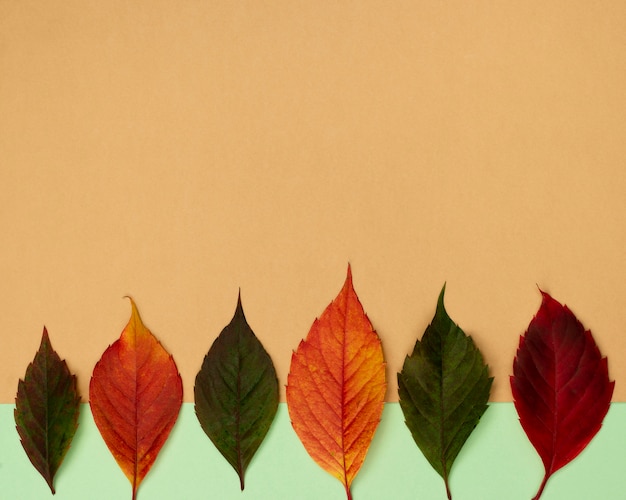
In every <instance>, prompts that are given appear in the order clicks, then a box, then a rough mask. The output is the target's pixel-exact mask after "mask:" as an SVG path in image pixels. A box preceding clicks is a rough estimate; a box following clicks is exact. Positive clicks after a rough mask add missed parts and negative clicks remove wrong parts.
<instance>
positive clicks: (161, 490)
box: [0, 403, 626, 500]
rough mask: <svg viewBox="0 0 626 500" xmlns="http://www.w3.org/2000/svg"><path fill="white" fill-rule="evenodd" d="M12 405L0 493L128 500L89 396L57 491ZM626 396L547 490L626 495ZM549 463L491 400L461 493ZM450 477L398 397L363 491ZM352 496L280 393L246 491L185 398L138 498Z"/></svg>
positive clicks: (497, 488)
mask: <svg viewBox="0 0 626 500" xmlns="http://www.w3.org/2000/svg"><path fill="white" fill-rule="evenodd" d="M13 408H14V406H13V405H8V404H5V405H0V498H3V499H4V498H6V499H19V500H43V499H46V498H50V499H54V500H84V499H85V498H89V499H90V500H112V499H115V500H124V499H130V496H131V487H130V483H129V482H128V480H127V479H126V477H125V476H124V475H123V474H122V472H121V470H120V469H119V468H118V467H117V464H116V463H115V461H114V460H113V457H112V456H111V455H110V454H109V451H108V450H107V448H106V445H105V444H104V442H103V441H102V438H101V437H100V435H99V433H98V430H97V429H96V426H95V424H94V422H93V419H92V417H91V413H90V411H89V406H88V405H83V406H82V408H81V414H80V422H79V427H78V431H77V433H76V436H75V437H74V441H73V443H72V447H71V449H70V451H69V452H68V454H67V456H66V459H65V461H64V462H63V465H62V466H61V469H60V470H59V473H58V475H57V478H56V482H55V485H56V488H57V494H56V495H54V496H52V495H51V494H50V490H49V489H48V486H47V485H46V483H45V481H44V480H43V479H42V478H41V476H40V475H39V474H38V473H37V471H35V469H34V468H33V466H32V465H31V464H30V462H29V461H28V458H27V457H26V454H25V453H24V451H23V450H22V447H21V445H20V443H19V438H18V435H17V431H16V430H15V422H14V421H13ZM624 450H626V404H624V403H614V404H612V405H611V409H610V410H609V413H608V415H607V417H606V419H605V422H604V426H603V427H602V429H601V431H600V432H599V433H598V435H597V436H596V437H595V438H594V439H593V441H592V442H591V444H590V445H589V447H588V448H587V449H586V450H585V451H583V453H582V454H581V455H580V456H579V457H578V458H577V459H576V460H574V461H573V462H572V463H571V464H569V465H568V466H566V467H565V468H564V469H562V470H560V471H558V472H557V473H556V474H555V475H554V477H553V478H552V479H551V481H550V484H549V485H548V487H547V489H546V491H545V493H544V495H543V497H542V500H563V499H568V500H589V499H592V498H602V499H604V500H619V499H623V498H626V474H625V473H624V467H625V465H624V464H625V463H626V457H625V453H626V452H625V451H624ZM542 476H543V467H542V464H541V461H540V459H539V457H538V456H537V455H536V453H535V450H534V449H533V447H532V446H531V444H530V443H529V442H528V440H527V439H526V436H525V435H524V432H523V430H522V428H521V426H520V425H519V422H518V420H517V414H516V412H515V408H514V406H513V404H512V403H495V404H491V405H490V407H489V409H488V410H487V412H486V413H485V415H484V416H483V418H482V420H481V424H480V425H479V426H478V427H477V428H476V430H475V431H474V433H473V434H472V435H471V436H470V438H469V439H468V441H467V443H466V445H465V447H464V448H463V449H462V450H461V453H460V454H459V457H458V459H457V462H455V467H454V470H453V471H452V474H451V487H452V491H453V492H454V500H490V499H494V500H503V499H505V500H518V499H519V500H530V498H531V497H532V496H533V495H534V494H535V492H536V490H537V486H538V484H539V482H540V481H541V478H542ZM443 491H444V490H443V486H442V481H441V478H440V477H439V476H438V475H437V473H436V472H435V471H434V470H433V469H432V468H431V467H430V465H429V464H428V462H426V460H425V459H424V457H423V456H422V454H421V453H420V451H419V449H418V448H417V446H415V443H414V442H413V439H412V438H411V435H410V433H409V431H408V429H407V428H406V426H405V425H404V422H403V416H402V412H401V411H400V407H399V405H398V404H396V403H394V404H386V405H385V410H384V412H383V418H382V421H381V423H380V426H379V427H378V430H377V432H376V434H375V436H374V440H373V441H372V445H371V447H370V450H369V453H368V455H367V458H366V460H365V464H364V465H363V468H362V469H361V471H360V473H359V475H358V476H357V478H356V479H355V481H354V484H353V488H352V493H353V496H354V499H355V500H381V499H389V500H405V499H406V500H415V499H427V500H438V499H441V500H443V499H444V497H445V493H444V492H443ZM211 498H215V499H220V500H230V499H236V500H252V499H254V500H256V499H263V500H282V499H285V500H334V499H337V500H343V499H344V498H345V493H344V491H343V488H342V486H341V484H340V483H339V482H338V481H337V480H336V479H334V478H333V477H331V476H330V475H329V474H327V473H325V472H324V471H323V470H322V469H320V468H319V467H318V466H317V465H316V464H315V463H314V462H313V460H311V458H309V456H308V455H307V454H306V451H305V450H304V448H303V447H302V445H301V444H300V442H299V441H298V438H297V436H296V434H295V432H294V431H293V429H292V428H291V424H290V422H289V416H288V412H287V407H286V405H285V404H284V403H281V404H280V405H279V408H278V413H277V415H276V419H275V421H274V424H273V425H272V427H271V429H270V432H269V434H268V435H267V438H266V440H265V442H264V443H263V444H262V445H261V447H260V448H259V451H258V453H257V455H256V456H255V458H254V459H253V461H252V463H251V465H250V468H249V469H248V473H247V474H246V489H245V491H244V492H241V491H239V480H238V478H237V474H236V473H235V472H234V471H233V470H232V468H231V467H230V465H229V464H228V463H227V462H226V461H225V460H224V459H223V458H222V456H221V455H220V454H219V452H218V451H217V450H216V449H215V447H214V446H213V444H212V443H211V442H210V440H209V439H208V438H207V437H206V436H205V435H204V433H203V432H202V429H201V428H200V425H199V424H198V421H197V419H196V417H195V415H194V412H193V404H190V403H185V404H183V407H182V410H181V414H180V417H179V419H178V422H177V423H176V426H175V427H174V429H173V431H172V433H171V435H170V438H169V440H168V441H167V443H166V444H165V446H164V447H163V449H162V451H161V453H160V454H159V457H158V458H157V460H156V463H155V465H154V467H153V468H152V470H151V471H150V472H149V473H148V476H147V477H146V479H145V480H144V482H143V483H142V485H141V488H140V489H139V500H172V499H177V500H207V499H211Z"/></svg>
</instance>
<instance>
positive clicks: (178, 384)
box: [89, 299, 183, 500]
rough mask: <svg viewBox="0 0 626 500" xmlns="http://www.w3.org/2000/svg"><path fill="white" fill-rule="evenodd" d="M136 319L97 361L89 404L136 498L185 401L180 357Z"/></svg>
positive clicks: (136, 314) (133, 315)
mask: <svg viewBox="0 0 626 500" xmlns="http://www.w3.org/2000/svg"><path fill="white" fill-rule="evenodd" d="M131 306H132V313H131V316H130V321H129V322H128V324H127V325H126V328H124V331H123V332H122V335H121V336H120V338H119V339H118V340H117V341H115V342H114V343H113V344H112V345H111V346H109V348H108V349H107V350H106V351H105V352H104V354H103V355H102V358H100V361H98V363H97V364H96V366H95V368H94V370H93V376H92V377H91V383H90V385H89V404H90V406H91V411H92V413H93V418H94V420H95V422H96V425H97V427H98V430H99V431H100V434H102V437H103V439H104V441H105V443H106V444H107V446H108V447H109V450H110V451H111V454H112V455H113V457H114V458H115V460H116V461H117V463H118V465H119V466H120V468H121V469H122V471H123V472H124V474H125V475H126V477H127V478H128V479H129V481H130V482H131V484H132V488H133V497H132V498H133V500H134V499H135V498H136V497H137V489H138V488H139V485H140V484H141V481H142V480H143V478H144V477H145V476H146V474H147V473H148V471H149V470H150V467H152V464H154V461H155V459H156V457H157V454H158V453H159V451H160V449H161V447H162V446H163V444H164V443H165V440H166V439H167V437H168V435H169V433H170V431H171V429H172V427H173V426H174V423H175V422H176V418H177V417H178V412H179V410H180V406H181V404H182V399H183V386H182V380H181V378H180V374H179V373H178V369H177V368H176V364H175V363H174V359H173V358H172V356H171V355H170V354H168V352H167V351H166V350H165V349H164V348H163V346H162V345H161V344H160V343H159V341H158V340H157V339H156V338H155V337H154V335H152V333H150V330H148V329H147V328H146V327H145V326H144V324H143V323H142V322H141V318H140V317H139V312H138V311H137V307H136V306H135V303H134V302H133V300H132V299H131Z"/></svg>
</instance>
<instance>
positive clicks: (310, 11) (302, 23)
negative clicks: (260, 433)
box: [0, 0, 626, 403]
mask: <svg viewBox="0 0 626 500" xmlns="http://www.w3.org/2000/svg"><path fill="white" fill-rule="evenodd" d="M625 88H626V4H625V3H623V2H613V1H604V2H582V1H581V2H543V1H541V2H539V1H538V2H498V3H496V2H461V1H459V2H426V1H422V2H413V1H411V2H372V1H365V2H294V1H284V2H279V1H276V2H259V1H254V2H230V1H219V2H218V1H211V2H200V1H197V2H196V1H178V2H171V1H133V2H127V1H107V2H99V1H70V0H66V1H63V2H43V1H41V2H34V1H27V0H0V231H1V234H2V240H1V244H0V308H1V309H0V310H1V314H0V341H1V343H0V402H2V403H10V402H13V398H14V396H15V392H16V388H17V381H18V378H19V377H21V376H23V374H24V371H25V369H26V365H27V364H28V362H29V361H30V360H32V358H33V356H34V353H35V351H36V349H37V347H38V345H39V341H40V335H41V330H42V327H43V325H44V324H45V325H46V326H47V327H48V330H49V332H50V336H51V340H52V343H53V346H54V347H55V348H56V350H57V351H58V352H59V353H60V354H61V356H62V357H64V358H66V359H67V360H68V363H69V365H70V368H71V369H72V370H73V371H75V372H76V373H77V374H78V376H79V381H80V390H81V392H82V395H83V398H85V399H86V398H87V396H88V382H89V377H90V375H91V370H92V368H93V366H94V364H95V363H96V361H97V360H98V359H99V357H100V355H101V354H102V352H103V351H104V349H105V348H106V347H107V346H108V345H109V344H110V343H112V342H113V341H114V340H115V339H116V338H117V337H118V336H119V334H120V333H121V331H122V329H123V327H124V325H125V324H126V321H127V319H128V316H129V314H130V306H129V303H128V301H126V300H123V299H122V297H123V296H124V295H126V294H130V295H132V296H133V297H134V299H135V300H136V302H137V304H138V307H139V310H140V312H141V314H142V317H143V320H144V322H145V323H146V325H147V326H148V327H149V328H150V329H151V330H152V331H153V332H154V333H155V334H156V335H157V337H158V338H159V339H160V340H161V341H162V342H163V344H164V345H165V347H166V348H167V349H168V350H169V351H170V352H171V353H173V355H174V357H175V359H176V361H177V363H178V366H179V369H180V371H181V374H182V377H183V381H184V389H185V400H186V401H191V400H192V398H193V381H194V377H195V374H196V372H197V371H198V369H199V367H200V364H201V362H202V358H203V356H204V354H205V353H206V351H207V350H208V349H209V346H210V345H211V343H212V341H213V339H214V338H215V337H216V336H217V335H218V334H219V332H220V331H221V329H222V328H223V327H224V326H225V325H226V324H227V323H228V322H229V321H230V319H231V316H232V314H233V312H234V308H235V303H236V298H237V291H238V288H239V287H241V291H242V299H243V305H244V309H245V311H246V315H247V317H248V321H249V323H250V324H251V326H252V327H253V329H254V330H255V332H256V333H257V335H258V337H259V338H260V339H261V341H262V342H263V343H264V345H265V346H266V348H267V350H268V351H269V352H270V354H271V356H272V358H273V360H274V362H275V364H276V366H277V370H278V375H279V378H280V382H281V385H283V386H284V384H285V383H286V380H287V373H288V370H289V362H290V359H291V352H292V350H293V349H295V348H296V347H297V345H298V342H299V341H300V339H301V338H302V337H304V336H305V335H306V334H307V332H308V329H309V327H310V325H311V323H312V321H313V319H314V318H315V317H316V316H318V315H319V314H320V313H321V312H322V310H323V309H324V307H325V306H326V305H327V304H328V303H329V302H330V301H331V300H332V299H333V298H334V297H335V295H336V294H337V293H338V291H339V289H340V288H341V285H342V283H343V281H344V278H345V272H346V266H347V264H348V262H350V263H351V265H352V270H353V274H354V284H355V288H356V290H357V293H358V294H359V296H360V298H361V301H362V303H363V305H364V307H365V309H366V311H367V313H368V315H369V317H370V319H371V320H372V322H373V324H374V326H375V328H376V329H377V331H378V332H379V334H380V336H381V338H382V341H383V347H384V350H385V356H386V359H387V363H388V379H389V390H388V395H387V399H388V400H389V401H395V400H397V392H396V388H397V386H396V372H397V371H398V370H400V369H401V366H402V363H403V360H404V357H405V355H406V354H408V353H409V352H410V350H411V349H412V346H413V344H414V342H415V340H416V339H417V338H418V337H421V335H422V333H423V331H424V329H425V327H426V326H427V324H428V322H429V321H430V319H431V318H432V315H433V313H434V309H435V303H436V299H437V295H438V293H439V290H440V289H441V286H442V285H443V283H444V281H447V295H446V306H447V309H448V312H449V313H450V315H451V316H452V318H453V319H454V320H455V321H456V322H458V323H459V324H460V325H461V327H463V328H464V329H465V331H466V332H467V333H469V334H471V335H472V336H473V337H474V339H475V341H476V343H477V344H478V346H479V348H480V349H481V350H482V351H483V353H484V355H485V357H486V360H487V362H488V363H489V364H490V366H491V368H492V374H493V375H495V377H496V379H495V384H494V390H493V398H492V399H493V400H494V401H507V400H510V398H511V395H510V389H509V382H508V376H509V374H510V372H511V369H512V368H511V367H512V361H513V357H514V355H515V350H516V347H517V343H518V336H519V335H520V334H521V333H522V332H523V331H524V329H525V328H526V326H527V325H528V323H529V321H530V320H531V318H532V316H533V314H534V313H535V312H536V310H537V308H538V307H539V304H540V294H539V293H538V291H537V288H536V285H538V286H540V287H541V288H542V289H544V290H546V291H548V292H550V293H551V294H553V296H554V297H555V298H556V299H557V300H560V301H562V302H566V303H567V304H568V305H569V306H570V307H571V308H572V309H573V311H574V312H575V313H576V314H577V315H578V317H579V318H580V319H581V321H583V323H584V324H585V326H587V327H588V328H591V329H592V331H593V333H594V335H595V337H596V339H597V341H598V343H599V345H600V348H601V350H602V351H603V352H604V353H606V354H608V355H609V369H610V373H611V376H612V377H613V378H615V379H616V380H617V384H616V390H615V397H614V399H615V400H619V401H623V400H624V399H625V396H626V392H625V389H624V387H625V385H624V384H623V383H622V382H623V381H624V380H626V344H625V340H624V338H625V334H626V280H625V279H624V270H625V268H626V266H625V264H626V261H625V251H624V249H625V248H626V210H625V208H626V206H625V201H624V200H625V194H626V173H625V171H624V166H625V158H626V140H625V139H626V137H625V135H626V134H625V131H626V122H625V118H624V117H625V116H626V92H624V89H625ZM283 396H284V391H283Z"/></svg>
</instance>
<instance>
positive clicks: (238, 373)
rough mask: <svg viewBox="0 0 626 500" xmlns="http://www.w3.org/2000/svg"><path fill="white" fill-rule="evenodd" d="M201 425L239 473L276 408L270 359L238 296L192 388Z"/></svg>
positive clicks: (245, 464) (242, 486) (264, 432)
mask: <svg viewBox="0 0 626 500" xmlns="http://www.w3.org/2000/svg"><path fill="white" fill-rule="evenodd" d="M194 393H195V402H196V415H197V417H198V420H199V421H200V425H201V426H202V429H203V430H204V432H205V433H206V435H207V436H209V438H210V439H211V441H213V444H215V446H216V448H217V449H218V450H219V451H220V453H221V454H222V455H223V456H224V458H226V460H228V463H230V465H232V466H233V468H234V469H235V471H236V472H237V474H238V475H239V483H240V486H241V489H242V490H243V489H244V475H245V472H246V469H247V467H248V465H249V463H250V461H251V460H252V457H253V456H254V454H255V453H256V451H257V449H258V448H259V446H260V445H261V443H262V441H263V439H264V438H265V435H266V434H267V431H268V430H269V428H270V425H271V424H272V421H273V420H274V416H275V415H276V410H277V409H278V398H279V395H278V379H277V378H276V370H275V369H274V364H273V363H272V360H271V358H270V357H269V355H268V354H267V352H266V351H265V349H264V348H263V346H262V345H261V342H259V340H258V339H257V338H256V336H255V335H254V332H253V331H252V329H251V328H250V326H249V325H248V322H247V321H246V317H245V316H244V313H243V307H242V306H241V297H239V299H238V301H237V309H236V310H235V315H234V316H233V319H232V320H231V322H230V323H229V324H228V325H227V326H226V327H225V328H224V329H223V330H222V333H220V335H219V336H218V337H217V338H216V339H215V341H214V342H213V345H212V346H211V348H210V349H209V352H208V353H207V355H206V356H205V358H204V361H203V363H202V368H201V369H200V371H199V372H198V375H197V376H196V383H195V386H194Z"/></svg>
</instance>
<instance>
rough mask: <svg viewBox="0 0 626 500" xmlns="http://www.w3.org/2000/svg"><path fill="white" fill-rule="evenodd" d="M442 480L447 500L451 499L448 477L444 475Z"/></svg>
mask: <svg viewBox="0 0 626 500" xmlns="http://www.w3.org/2000/svg"><path fill="white" fill-rule="evenodd" d="M443 482H444V483H445V485H446V495H448V500H452V493H451V492H450V485H449V484H448V478H447V477H445V478H444V480H443Z"/></svg>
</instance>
